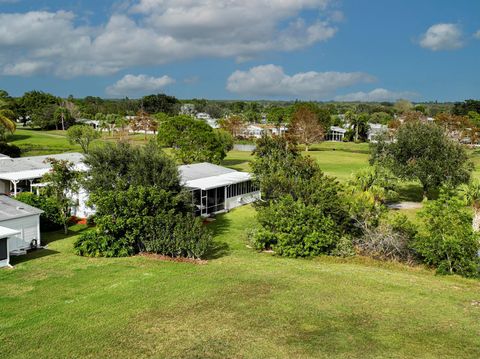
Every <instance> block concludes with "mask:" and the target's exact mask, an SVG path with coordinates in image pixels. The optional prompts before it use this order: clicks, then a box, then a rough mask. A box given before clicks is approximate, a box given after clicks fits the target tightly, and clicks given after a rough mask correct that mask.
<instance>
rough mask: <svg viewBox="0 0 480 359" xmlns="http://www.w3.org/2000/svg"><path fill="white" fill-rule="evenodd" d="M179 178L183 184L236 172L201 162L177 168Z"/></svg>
mask: <svg viewBox="0 0 480 359" xmlns="http://www.w3.org/2000/svg"><path fill="white" fill-rule="evenodd" d="M178 171H179V172H180V177H181V179H182V182H183V183H186V182H188V181H192V180H197V179H200V178H207V177H213V176H218V175H223V174H225V173H231V172H236V171H235V170H232V169H230V168H226V167H222V166H218V165H214V164H213V163H208V162H201V163H193V164H190V165H182V166H179V167H178Z"/></svg>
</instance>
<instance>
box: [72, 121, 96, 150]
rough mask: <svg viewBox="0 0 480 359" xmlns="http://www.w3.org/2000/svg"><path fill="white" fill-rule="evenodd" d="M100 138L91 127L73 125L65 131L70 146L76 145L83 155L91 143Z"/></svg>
mask: <svg viewBox="0 0 480 359" xmlns="http://www.w3.org/2000/svg"><path fill="white" fill-rule="evenodd" d="M99 137H100V133H99V132H98V131H95V130H94V129H93V128H92V127H91V126H86V125H74V126H72V127H70V128H69V129H68V130H67V139H68V141H69V142H70V143H71V144H74V143H75V144H78V145H80V147H82V150H83V152H84V153H88V149H89V147H90V144H91V143H92V141H94V140H96V139H97V138H99Z"/></svg>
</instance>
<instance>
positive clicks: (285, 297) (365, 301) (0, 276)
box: [0, 206, 480, 358]
mask: <svg viewBox="0 0 480 359" xmlns="http://www.w3.org/2000/svg"><path fill="white" fill-rule="evenodd" d="M252 223H254V211H253V209H252V208H251V207H248V206H247V207H242V208H239V209H237V210H234V211H232V212H230V213H229V214H226V215H222V216H219V217H218V219H217V221H216V222H215V223H214V224H212V225H211V226H212V229H213V230H214V231H215V243H216V250H215V251H214V252H212V255H211V258H210V259H209V261H208V263H207V264H203V265H195V264H189V263H174V262H162V261H158V260H155V259H151V258H145V257H132V258H118V259H105V258H98V259H88V258H82V257H77V256H75V255H74V254H73V251H72V243H73V241H74V239H75V236H71V237H69V238H67V239H63V240H60V238H61V237H62V236H61V235H59V234H50V235H49V236H48V237H47V238H48V239H49V241H50V243H49V248H48V250H43V251H39V252H37V253H32V254H30V255H28V256H24V257H19V258H18V259H19V260H20V262H17V263H16V266H15V269H13V270H1V271H0V318H2V319H1V321H0V343H2V345H1V347H2V350H0V357H2V358H24V357H37V358H47V357H52V358H53V357H62V358H100V357H127V358H132V357H136V358H138V357H157V358H227V357H228V358H380V357H384V358H414V357H415V358H479V357H480V339H479V338H480V304H479V302H480V282H478V281H474V280H466V279H462V278H459V277H456V276H453V277H441V276H435V275H434V274H433V273H432V272H430V271H428V270H424V269H421V268H410V267H406V266H403V265H399V264H394V263H381V262H375V261H373V260H369V259H364V258H353V259H338V258H329V257H320V258H317V259H312V260H301V259H285V258H279V257H275V256H273V255H271V254H266V253H257V252H254V251H252V250H251V249H249V248H247V246H246V234H245V229H246V228H248V227H250V226H251V225H252ZM72 229H73V230H76V231H80V230H82V227H75V228H72ZM76 233H78V232H76ZM76 233H75V232H72V235H75V234H76Z"/></svg>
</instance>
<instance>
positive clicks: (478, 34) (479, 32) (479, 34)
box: [473, 30, 480, 40]
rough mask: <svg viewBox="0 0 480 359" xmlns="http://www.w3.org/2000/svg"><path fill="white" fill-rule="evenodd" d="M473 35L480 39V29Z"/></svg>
mask: <svg viewBox="0 0 480 359" xmlns="http://www.w3.org/2000/svg"><path fill="white" fill-rule="evenodd" d="M473 36H474V37H475V38H476V39H479V40H480V30H478V31H477V32H476V33H475V34H473Z"/></svg>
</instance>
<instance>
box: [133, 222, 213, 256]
mask: <svg viewBox="0 0 480 359" xmlns="http://www.w3.org/2000/svg"><path fill="white" fill-rule="evenodd" d="M162 219H163V221H161V222H162V223H159V222H156V223H155V224H154V226H152V227H150V228H149V229H148V234H149V235H148V237H149V238H148V239H145V240H143V242H142V245H143V249H144V250H145V251H146V252H151V253H157V254H163V255H166V256H169V257H174V258H176V257H186V258H195V259H197V258H202V257H203V256H204V254H205V253H206V252H207V250H208V248H209V246H210V243H211V241H212V235H211V233H210V231H208V230H207V229H206V227H204V226H203V223H202V221H201V220H200V219H199V218H196V219H195V218H193V216H192V215H181V214H179V215H176V216H164V217H163V218H162Z"/></svg>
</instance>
